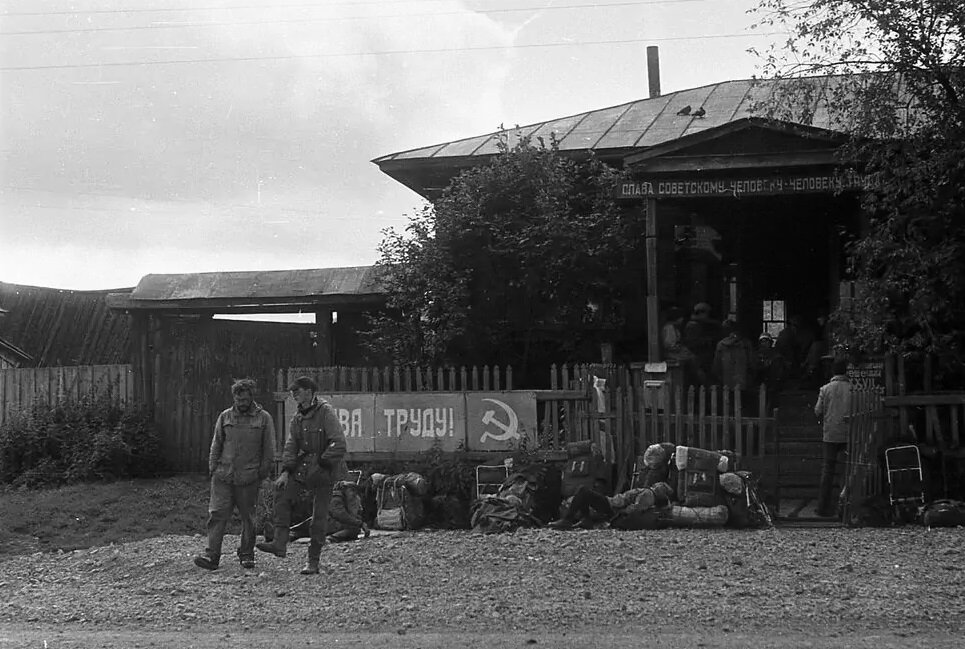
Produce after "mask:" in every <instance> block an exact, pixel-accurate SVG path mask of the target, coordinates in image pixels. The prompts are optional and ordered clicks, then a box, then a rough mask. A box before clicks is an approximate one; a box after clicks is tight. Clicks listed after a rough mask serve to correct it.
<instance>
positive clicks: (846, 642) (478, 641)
mask: <svg viewBox="0 0 965 649" xmlns="http://www.w3.org/2000/svg"><path fill="white" fill-rule="evenodd" d="M239 646H240V647H246V648H250V649H287V648H289V647H340V648H343V649H371V648H372V647H392V648H394V649H451V648H453V647H462V648H465V649H492V648H494V647H533V648H537V649H538V648H539V647H543V648H544V649H585V648H586V647H608V648H612V649H639V648H640V647H660V648H661V649H693V648H695V647H708V648H710V647H719V648H721V649H765V648H771V647H781V648H782V649H805V648H808V649H810V648H814V647H849V648H854V649H919V648H921V649H924V648H928V649H932V648H939V647H942V648H943V647H948V648H949V649H951V648H956V649H957V648H960V647H961V646H962V641H961V637H960V636H956V635H949V634H935V633H924V634H921V633H919V634H915V635H910V634H906V633H900V634H894V633H888V632H885V633H873V634H866V633H861V634H855V633H849V632H848V631H847V630H845V631H834V630H827V629H822V630H821V631H818V632H814V633H807V632H799V631H795V632H789V631H786V630H781V629H774V630H769V631H761V632H758V633H753V634H746V633H729V634H721V633H714V634H696V633H693V632H687V631H683V632H666V631H658V632H655V631H654V630H653V629H652V628H643V629H636V628H634V629H626V630H624V631H622V632H620V633H613V632H612V630H603V631H600V630H594V629H593V628H592V627H591V628H588V629H580V630H578V631H574V632H570V633H565V632H564V633H560V632H556V633H540V634H535V633H519V632H512V633H479V632H460V631H455V630H452V629H448V630H445V631H441V632H436V633H423V632H410V633H406V634H404V635H400V634H398V633H377V632H372V633H317V632H312V630H310V629H307V630H299V631H298V632H294V633H281V634H279V633H277V632H272V633H264V632H247V633H245V634H244V635H240V634H238V633H237V632H235V633H232V631H231V629H230V628H225V629H219V630H210V629H207V630H191V631H132V630H116V631H88V630H84V629H57V630H52V629H47V630H28V631H24V630H17V629H7V628H4V626H3V625H0V649H7V648H8V647H18V648H21V647H22V648H24V649H27V648H34V647H37V648H43V649H131V648H135V649H137V648H148V647H179V648H183V649H225V648H227V647H239Z"/></svg>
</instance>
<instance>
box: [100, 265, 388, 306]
mask: <svg viewBox="0 0 965 649" xmlns="http://www.w3.org/2000/svg"><path fill="white" fill-rule="evenodd" d="M383 300H384V295H383V292H382V290H381V288H380V286H379V281H378V270H377V268H376V267H375V266H349V267H342V268H311V269H302V270H267V271H257V270H256V271H228V272H217V273H187V274H164V275H160V274H151V275H145V276H144V277H143V278H142V279H141V281H140V282H138V284H137V286H136V287H135V288H134V290H133V291H131V292H130V293H111V294H109V295H108V296H107V303H108V305H109V306H110V307H111V308H112V309H125V310H129V311H130V310H152V311H159V310H160V311H181V312H198V313H203V312H215V311H216V312H219V313H291V312H297V311H304V310H307V311H311V310H314V309H316V308H331V307H339V306H342V307H346V306H357V307H362V306H372V305H378V304H381V303H382V301H383Z"/></svg>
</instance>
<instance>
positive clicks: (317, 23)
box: [0, 0, 774, 289]
mask: <svg viewBox="0 0 965 649" xmlns="http://www.w3.org/2000/svg"><path fill="white" fill-rule="evenodd" d="M756 4H757V2H756V0H664V1H662V2H658V1H655V0H642V1H639V2H630V1H627V0H601V1H600V2H587V1H586V0H462V1H460V0H409V1H403V2H400V1H399V0H377V1H372V0H351V1H343V0H300V1H299V0H289V1H285V0H277V1H273V0H190V1H189V0H100V1H94V0H72V1H67V0H3V2H2V4H0V138H2V139H0V281H4V282H13V283H19V284H29V285H34V286H49V287H56V288H72V289H105V288H119V287H125V286H134V285H135V284H137V282H138V280H139V279H140V278H141V277H143V276H144V275H146V274H148V273H191V272H207V271H221V270H257V269H262V270H278V269H290V268H322V267H334V266H356V265H367V264H371V263H374V262H375V260H376V259H377V256H378V255H377V251H376V246H377V245H378V243H379V241H380V240H381V238H382V235H381V232H382V230H383V229H384V228H387V227H395V228H397V229H401V228H402V227H404V225H405V223H406V216H407V215H408V214H412V213H413V212H414V211H415V210H417V209H418V208H419V206H420V205H421V199H420V197H419V196H418V195H417V194H415V193H414V192H412V191H411V190H409V189H407V188H405V187H403V186H402V185H400V184H399V183H397V182H395V181H394V180H392V179H391V178H389V177H388V176H386V175H384V174H383V173H382V172H381V171H379V169H378V167H377V166H375V165H374V164H372V163H371V160H372V159H373V158H376V157H378V156H381V155H385V154H389V153H394V152H397V151H402V150H405V149H411V148H416V147H421V146H427V145H430V144H435V143H442V142H446V141H450V140H455V139H460V138H464V137H472V136H475V135H481V134H483V133H488V132H491V131H494V130H496V129H497V128H499V125H500V124H505V125H506V126H512V125H516V124H520V125H525V124H530V123H533V122H538V121H543V120H547V119H552V118H556V117H563V116H566V115H571V114H574V113H580V112H584V111H587V110H592V109H596V108H604V107H607V106H612V105H616V104H621V103H624V102H628V101H632V100H635V99H640V98H644V97H646V96H647V92H648V91H647V74H646V47H647V46H648V45H658V46H659V48H660V63H661V86H662V90H663V92H664V93H667V92H673V91H675V90H681V89H684V88H691V87H697V86H702V85H706V84H710V83H716V82H719V81H725V80H729V79H740V78H748V77H751V76H753V75H754V73H755V72H756V66H757V65H758V60H757V59H756V58H755V57H753V56H751V55H750V54H748V53H746V50H747V48H748V47H751V46H758V47H761V46H764V45H766V44H767V43H768V42H769V40H772V39H773V38H774V37H773V36H767V35H763V36H762V35H761V34H760V32H756V31H753V30H750V29H749V25H750V24H751V23H752V22H754V17H753V16H748V15H746V11H747V10H748V9H749V8H751V7H753V6H755V5H756ZM564 7H568V8H564Z"/></svg>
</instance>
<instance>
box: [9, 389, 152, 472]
mask: <svg viewBox="0 0 965 649" xmlns="http://www.w3.org/2000/svg"><path fill="white" fill-rule="evenodd" d="M162 468H163V466H162V460H161V459H160V454H159V443H158V437H157V433H156V431H155V430H154V427H153V424H152V418H151V414H150V412H149V411H148V410H147V409H145V408H143V407H140V406H124V407H122V406H118V405H115V404H112V403H111V402H110V401H109V400H108V399H107V398H106V397H91V398H87V399H82V400H80V401H69V402H65V403H62V404H58V405H56V406H53V407H50V406H47V405H44V404H39V403H37V404H34V405H33V406H32V407H30V408H28V409H26V410H24V411H22V412H20V413H19V414H17V415H15V416H14V417H12V418H11V419H10V420H8V421H7V422H4V424H3V425H0V482H3V483H8V484H13V485H14V486H18V487H20V486H22V487H37V486H46V485H60V484H65V483H75V482H88V481H94V480H114V479H120V478H141V477H153V476H156V475H158V474H159V473H160V472H161V470H162Z"/></svg>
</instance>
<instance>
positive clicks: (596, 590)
mask: <svg viewBox="0 0 965 649" xmlns="http://www.w3.org/2000/svg"><path fill="white" fill-rule="evenodd" d="M237 539H238V537H236V536H228V537H226V539H225V546H224V547H225V551H226V553H225V557H224V561H223V564H222V567H221V568H220V569H219V570H217V571H215V572H206V571H203V570H200V569H198V568H196V567H195V566H194V565H193V564H192V562H191V558H192V557H193V556H194V554H195V553H197V552H198V551H199V550H201V549H202V548H203V546H204V539H203V538H201V537H200V536H194V537H192V536H164V537H157V538H153V539H148V540H145V541H139V542H134V543H126V544H121V545H112V546H108V547H98V548H92V549H88V550H77V551H74V552H68V553H57V554H50V553H34V554H30V555H21V556H13V557H9V556H7V557H5V558H4V559H2V560H0V593H3V596H2V599H0V648H2V649H6V647H8V646H9V647H12V646H15V644H14V643H15V642H18V641H23V642H29V643H35V642H39V640H40V639H41V637H43V638H47V637H50V638H51V642H54V640H55V639H56V638H60V640H59V643H60V644H57V643H53V644H50V645H48V647H49V649H53V647H56V646H64V647H67V646H85V645H71V644H69V639H70V638H71V637H75V641H76V638H81V639H83V638H88V640H89V643H90V646H94V644H95V643H97V646H105V647H106V646H115V645H111V644H108V641H107V640H106V638H109V637H113V636H117V637H118V638H122V637H124V636H125V634H128V636H130V638H129V639H131V638H133V639H132V640H131V642H134V644H131V642H129V643H128V644H123V645H122V644H117V645H116V646H118V647H119V646H125V647H129V646H188V645H184V644H183V642H182V643H181V644H180V645H179V643H178V642H177V641H172V643H173V644H167V643H166V641H165V638H168V637H169V636H170V637H175V638H178V637H180V638H181V639H182V641H183V640H184V639H185V638H188V637H190V638H194V639H195V640H192V642H195V641H197V642H201V644H192V645H191V646H198V647H220V646H228V643H230V644H235V643H234V642H231V641H230V640H228V639H230V638H232V637H233V638H235V639H238V638H239V636H240V637H242V638H244V637H245V636H246V634H247V635H248V636H249V637H250V640H251V642H244V643H242V646H263V645H261V644H257V642H256V639H257V638H264V639H265V642H266V644H264V646H269V645H270V639H271V638H272V637H273V634H274V633H275V632H276V631H278V632H280V633H282V634H283V636H284V637H301V634H304V637H305V638H308V639H310V638H313V637H314V638H324V637H327V636H325V635H319V634H338V635H337V637H338V638H342V639H343V640H344V642H341V643H339V646H356V645H353V644H352V643H351V642H350V639H351V638H352V637H355V636H354V635H353V634H361V635H359V636H358V637H361V638H370V639H371V638H374V637H376V636H374V635H372V634H388V637H392V638H396V639H397V640H398V642H397V643H396V644H395V645H394V646H409V645H410V644H411V645H412V646H416V645H418V646H423V647H433V646H446V645H445V644H434V642H433V640H432V638H442V639H446V638H447V637H448V638H449V639H450V640H451V639H452V638H453V637H456V636H453V635H452V634H457V635H458V634H462V636H460V637H463V636H464V637H476V638H477V639H480V638H486V637H490V636H491V635H492V634H495V635H494V636H492V637H494V638H508V637H513V638H518V639H519V643H524V642H528V641H529V640H532V641H533V642H531V643H529V644H537V643H541V646H579V645H577V644H567V642H570V643H572V642H575V639H576V638H578V637H584V638H588V639H590V640H592V639H593V638H598V639H601V641H602V638H605V637H608V636H614V637H626V638H631V637H640V636H639V634H640V633H644V634H649V635H653V634H657V635H660V636H662V637H665V638H672V637H677V638H691V639H693V638H697V637H701V638H703V637H708V638H717V639H718V641H719V642H718V645H717V646H741V644H742V642H743V641H741V640H740V638H742V637H743V638H745V639H746V640H747V643H746V644H750V645H753V646H771V645H768V644H767V643H766V641H767V639H768V638H777V637H787V638H788V639H789V640H788V642H786V643H779V645H776V646H811V645H809V644H801V645H798V644H796V643H794V642H791V640H790V639H793V638H797V639H799V640H800V641H802V642H807V641H809V640H813V639H814V638H815V637H821V638H825V639H831V640H834V639H835V638H837V639H838V640H843V639H845V638H847V639H849V640H848V642H846V643H842V644H848V645H853V646H876V647H885V646H902V647H910V646H919V645H918V643H917V640H921V639H925V640H929V639H930V640H932V641H933V642H932V643H931V644H925V645H920V646H942V645H944V644H945V642H946V641H949V642H951V640H950V639H955V641H956V642H957V638H958V637H959V634H962V633H963V631H965V529H961V528H958V529H936V530H930V531H929V530H925V529H923V528H920V527H907V528H901V529H847V528H824V529H798V528H795V529H786V528H785V529H781V528H776V529H771V530H761V531H741V530H730V529H722V530H659V531H650V532H620V531H616V530H593V531H569V532H556V531H552V530H546V529H542V530H520V531H518V532H517V533H515V534H503V535H493V536H484V535H479V534H474V533H471V532H467V531H420V532H406V533H394V534H378V535H375V536H373V537H372V538H370V539H367V540H360V541H358V542H355V543H349V544H341V545H329V546H326V548H325V551H324V554H323V556H322V559H323V561H322V564H323V566H322V568H323V573H322V574H321V575H318V576H310V577H306V576H302V575H299V574H298V569H299V568H300V567H301V565H302V563H303V561H304V558H305V550H306V546H305V545H303V544H293V546H292V548H291V551H290V552H289V555H288V558H286V559H278V558H276V557H273V556H269V555H264V554H260V553H259V556H258V557H257V560H258V564H257V567H256V568H255V570H250V571H246V570H243V569H242V568H241V567H240V566H239V565H238V563H237V562H236V561H234V560H233V559H234V554H233V551H234V548H235V546H236V544H237ZM72 630H73V632H72ZM591 631H592V634H591V635H589V636H586V635H584V636H580V635H579V634H581V633H583V634H586V633H587V632H591ZM566 632H569V633H570V634H571V635H570V636H569V637H570V640H569V641H564V640H563V639H562V638H563V637H564V636H561V635H560V634H561V633H566ZM45 633H47V634H50V635H49V636H45V635H43V634H45ZM72 633H73V635H72ZM172 634H173V635H172ZM179 634H180V635H179ZM331 637H336V636H331ZM883 637H886V639H885V640H882V638H883ZM18 638H19V640H18ZM203 638H209V641H207V643H205V642H206V641H204V640H203ZM552 638H557V639H558V640H559V642H558V643H557V644H553V642H552ZM727 638H730V639H729V640H728V639H727ZM753 638H757V639H758V640H759V641H758V642H753V641H751V639H753ZM874 638H877V639H878V640H876V641H875V642H872V643H871V644H870V645H867V644H864V643H867V642H868V641H869V639H874ZM887 638H890V639H891V641H893V642H894V643H893V644H892V642H890V641H888V640H887ZM912 639H917V640H916V641H915V642H912ZM135 640H136V641H138V642H144V643H145V644H137V643H136V642H135ZM416 640H418V642H416ZM360 642H361V641H360ZM762 643H764V644H762ZM363 644H364V643H363ZM513 644H516V642H515V641H514V643H513ZM619 644H620V643H619V642H616V645H619ZM832 644H834V642H832ZM36 646H42V645H36ZM280 646H285V647H287V646H306V644H305V643H304V642H301V641H299V642H293V644H287V643H286V644H281V645H280ZM316 646H318V645H317V643H316ZM358 646H362V645H361V644H359V645H358ZM379 646H381V645H379ZM488 646H493V644H489V645H488ZM583 646H594V645H593V643H592V642H591V644H590V645H583ZM689 646H693V645H689ZM712 646H714V645H712ZM947 646H954V643H952V644H948V645H947Z"/></svg>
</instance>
